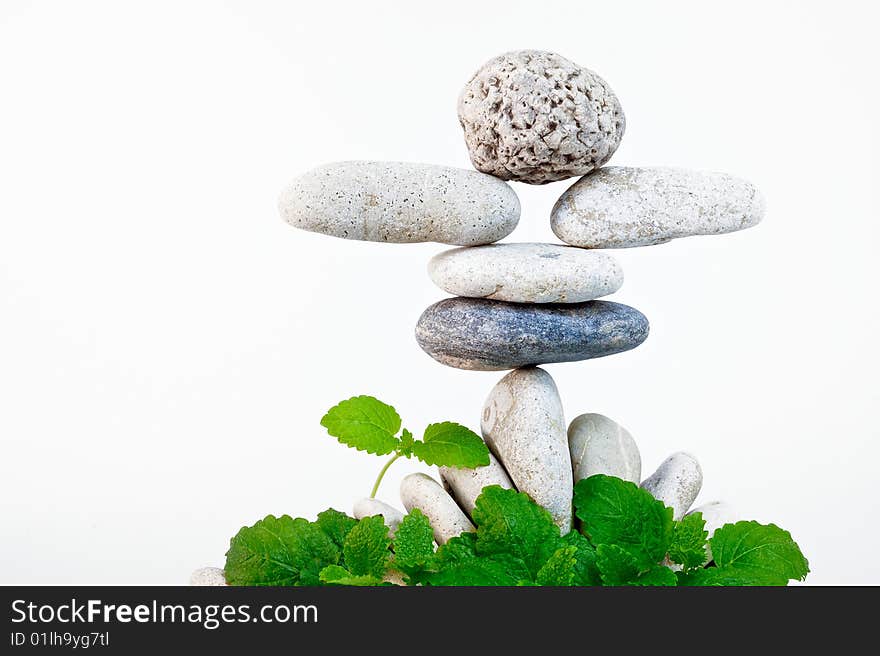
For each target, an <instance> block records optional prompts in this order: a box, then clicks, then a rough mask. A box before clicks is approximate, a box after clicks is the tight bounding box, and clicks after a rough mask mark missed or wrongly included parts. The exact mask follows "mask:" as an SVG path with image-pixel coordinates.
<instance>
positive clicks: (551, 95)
mask: <svg viewBox="0 0 880 656" xmlns="http://www.w3.org/2000/svg"><path fill="white" fill-rule="evenodd" d="M458 120H459V123H461V127H462V129H463V130H464V140H465V143H466V144H467V147H468V152H469V153H470V156H471V162H473V165H474V167H475V168H476V169H477V170H479V171H484V172H485V173H491V174H492V175H497V176H498V177H499V178H502V179H504V180H518V181H520V182H528V183H531V184H544V183H546V182H552V181H554V180H564V179H565V178H569V177H571V176H574V175H584V174H585V173H589V172H590V171H592V170H593V169H595V168H598V167H600V166H602V164H604V163H605V162H607V161H608V159H609V158H610V157H611V155H613V154H614V151H615V150H617V146H618V145H619V144H620V140H621V139H622V138H623V133H624V131H625V130H626V119H625V118H624V115H623V108H622V107H621V106H620V102H619V101H618V100H617V96H615V95H614V92H613V91H612V90H611V87H610V86H608V83H607V82H605V80H603V79H602V78H601V77H599V76H598V75H596V74H595V73H594V72H593V71H590V70H588V69H586V68H583V67H582V66H578V65H577V64H575V63H574V62H571V61H569V60H568V59H566V58H565V57H562V56H560V55H557V54H556V53H553V52H545V51H541V50H517V51H513V52H507V53H504V54H503V55H499V56H498V57H495V58H493V59H490V60H489V61H488V62H486V63H485V64H483V66H482V67H480V69H479V70H478V71H477V72H476V73H475V74H474V75H473V77H472V78H471V79H470V80H469V81H468V83H467V84H466V85H465V87H464V89H463V90H462V92H461V95H460V96H459V99H458Z"/></svg>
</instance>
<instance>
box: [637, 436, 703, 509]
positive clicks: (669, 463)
mask: <svg viewBox="0 0 880 656" xmlns="http://www.w3.org/2000/svg"><path fill="white" fill-rule="evenodd" d="M702 486H703V470H702V469H701V468H700V463H698V462H697V460H696V458H694V457H693V456H692V455H690V454H688V453H684V452H681V451H680V452H678V453H673V454H672V455H671V456H669V457H668V458H667V459H666V460H664V461H663V463H662V464H661V465H660V466H659V467H658V468H657V471H655V472H654V473H653V474H651V475H650V476H649V477H648V478H646V479H645V480H644V481H643V482H642V487H643V488H644V489H646V490H647V491H648V492H650V493H651V494H653V495H654V498H655V499H657V500H659V501H662V502H663V503H665V504H666V505H667V506H669V507H670V508H672V511H673V517H674V518H675V519H681V518H682V517H683V516H684V514H685V512H687V509H688V508H690V507H691V504H692V503H693V502H694V500H695V499H696V498H697V495H698V494H699V493H700V488H701V487H702Z"/></svg>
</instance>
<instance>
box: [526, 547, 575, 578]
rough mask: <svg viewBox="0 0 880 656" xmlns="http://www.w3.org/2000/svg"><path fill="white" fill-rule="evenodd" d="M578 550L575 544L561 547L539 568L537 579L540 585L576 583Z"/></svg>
mask: <svg viewBox="0 0 880 656" xmlns="http://www.w3.org/2000/svg"><path fill="white" fill-rule="evenodd" d="M577 551H578V548H577V547H575V546H568V547H560V548H559V549H557V550H556V551H554V552H553V555H552V556H550V558H549V559H548V560H547V562H546V563H544V565H543V566H542V567H541V569H539V570H538V574H537V576H536V577H535V581H536V582H537V583H538V585H555V586H560V585H575V584H576V583H575V568H576V567H577Z"/></svg>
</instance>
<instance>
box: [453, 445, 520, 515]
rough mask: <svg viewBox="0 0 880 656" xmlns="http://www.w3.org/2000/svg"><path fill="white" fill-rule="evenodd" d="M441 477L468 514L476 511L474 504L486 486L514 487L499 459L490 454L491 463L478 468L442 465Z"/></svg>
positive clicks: (507, 488) (508, 488)
mask: <svg viewBox="0 0 880 656" xmlns="http://www.w3.org/2000/svg"><path fill="white" fill-rule="evenodd" d="M440 478H441V479H442V481H443V483H444V485H445V486H446V487H447V489H449V491H450V493H451V494H452V496H453V497H454V498H455V500H456V501H457V502H458V505H459V506H461V509H462V510H464V511H465V512H466V513H467V514H468V515H470V514H471V513H472V512H473V511H474V504H475V503H476V501H477V497H478V496H480V493H481V492H482V491H483V488H484V487H487V486H489V485H500V486H501V487H503V488H504V489H506V490H510V489H513V483H512V482H511V480H510V477H509V476H508V475H507V472H506V471H504V467H502V466H501V463H500V462H498V459H497V458H496V457H495V456H494V455H493V454H491V453H490V454H489V464H488V465H486V466H485V467H477V468H476V469H459V468H458V467H440Z"/></svg>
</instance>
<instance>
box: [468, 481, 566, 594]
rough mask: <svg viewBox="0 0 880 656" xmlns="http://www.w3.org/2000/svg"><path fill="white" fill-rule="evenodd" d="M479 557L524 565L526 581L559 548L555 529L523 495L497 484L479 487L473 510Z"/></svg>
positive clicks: (544, 514)
mask: <svg viewBox="0 0 880 656" xmlns="http://www.w3.org/2000/svg"><path fill="white" fill-rule="evenodd" d="M473 519H474V523H475V524H476V525H477V542H476V549H477V553H478V554H479V555H480V556H492V557H495V559H496V560H497V559H498V557H499V556H511V557H513V559H515V560H518V561H520V562H522V563H523V564H524V565H525V569H526V572H527V574H528V577H527V578H529V579H531V580H534V579H535V577H536V576H537V573H538V570H540V569H541V567H542V566H543V565H544V563H545V562H546V561H547V560H548V559H549V558H550V556H552V555H553V552H555V551H556V549H557V548H558V547H559V546H560V536H559V527H558V526H556V524H555V523H554V522H553V518H552V517H551V516H550V513H548V512H547V511H546V510H545V509H544V508H542V507H541V506H539V505H537V504H536V503H535V502H534V501H532V500H531V499H530V498H529V496H528V495H527V494H523V493H521V492H515V491H513V490H505V489H502V488H501V487H499V486H498V485H490V486H489V487H485V488H483V492H482V493H481V494H480V496H479V497H477V501H476V505H475V507H474V511H473Z"/></svg>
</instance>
